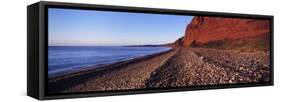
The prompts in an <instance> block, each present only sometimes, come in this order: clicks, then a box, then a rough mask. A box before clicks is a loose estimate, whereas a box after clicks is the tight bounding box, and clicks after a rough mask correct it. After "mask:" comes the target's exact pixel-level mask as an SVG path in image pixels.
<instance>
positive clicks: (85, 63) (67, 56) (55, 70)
mask: <svg viewBox="0 0 281 102" xmlns="http://www.w3.org/2000/svg"><path fill="white" fill-rule="evenodd" d="M170 49H171V48H169V47H126V46H48V75H49V77H52V76H58V75H61V74H64V73H71V72H75V71H79V70H84V69H85V68H89V67H91V68H95V66H103V65H109V64H113V63H116V62H121V61H126V60H130V59H134V58H137V57H142V56H147V55H151V54H155V53H159V52H164V51H167V50H170Z"/></svg>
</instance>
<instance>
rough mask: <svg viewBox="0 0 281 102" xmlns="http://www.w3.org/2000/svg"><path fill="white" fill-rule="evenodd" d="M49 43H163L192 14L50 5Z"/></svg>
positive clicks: (175, 35) (176, 33) (182, 27)
mask: <svg viewBox="0 0 281 102" xmlns="http://www.w3.org/2000/svg"><path fill="white" fill-rule="evenodd" d="M48 18H49V20H48V23H49V26H48V28H49V29H48V30H49V45H50V46H118V45H144V44H166V43H170V42H173V41H175V40H177V39H178V38H179V37H182V36H183V35H184V32H185V28H186V26H187V24H189V23H190V22H191V20H192V18H193V17H192V16H180V15H163V14H144V13H128V12H111V11H93V10H78V9H77V10H75V9H58V8H49V17H48Z"/></svg>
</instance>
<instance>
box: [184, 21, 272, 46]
mask: <svg viewBox="0 0 281 102" xmlns="http://www.w3.org/2000/svg"><path fill="white" fill-rule="evenodd" d="M269 32H270V22H269V20H258V19H245V18H224V17H207V16H204V17H201V16H196V17H194V18H193V20H192V22H191V23H190V24H189V25H188V26H187V28H186V32H185V36H184V44H183V45H184V46H186V47H190V46H191V45H194V44H195V45H200V44H201V45H204V44H208V43H210V42H215V41H225V40H227V42H228V43H229V42H230V41H235V42H237V41H242V40H243V43H245V42H251V41H261V42H266V40H269ZM259 36H260V37H259ZM245 39H248V40H251V41H246V40H245ZM257 39H258V40H257ZM235 42H232V43H235ZM240 43H241V42H240ZM252 43H256V42H252Z"/></svg>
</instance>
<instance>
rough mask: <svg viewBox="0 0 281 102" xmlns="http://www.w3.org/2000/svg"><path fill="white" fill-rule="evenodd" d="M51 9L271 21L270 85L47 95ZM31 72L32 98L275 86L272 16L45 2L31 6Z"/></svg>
mask: <svg viewBox="0 0 281 102" xmlns="http://www.w3.org/2000/svg"><path fill="white" fill-rule="evenodd" d="M48 8H66V9H83V10H85V9H86V10H102V11H118V12H135V13H153V14H170V15H192V16H219V17H235V18H252V19H268V20H270V23H271V25H270V68H271V69H270V70H271V73H270V74H271V75H270V82H269V83H246V84H226V85H215V86H211V85H208V86H193V87H188V88H183V87H181V88H158V89H134V90H124V91H102V92H86V93H69V94H48V93H47V90H48V89H47V87H46V85H47V84H48V82H47V81H48V79H47V78H48V74H47V72H48ZM27 11H28V17H27V18H28V19H27V21H28V32H27V33H28V51H27V52H28V53H27V55H28V66H27V68H28V71H27V74H28V75H27V94H28V95H29V96H31V97H34V98H37V99H40V100H45V99H59V98H78V97H79V98H80V97H89V96H108V95H125V94H143V93H159V92H172V91H173V92H174V91H189V90H205V89H222V88H240V87H253V86H272V85H273V83H274V81H273V73H274V72H273V67H274V66H273V65H274V64H273V16H269V15H253V14H237V13H218V12H205V11H187V10H173V9H156V8H140V7H124V6H109V5H93V4H77V3H61V2H46V1H40V2H38V3H35V4H32V5H29V6H28V10H27Z"/></svg>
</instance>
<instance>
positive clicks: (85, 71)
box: [48, 49, 175, 83]
mask: <svg viewBox="0 0 281 102" xmlns="http://www.w3.org/2000/svg"><path fill="white" fill-rule="evenodd" d="M173 50H175V49H169V50H167V51H163V52H158V53H154V54H150V55H146V56H141V57H137V58H133V59H129V60H126V61H120V62H115V63H112V64H108V65H101V66H90V67H86V68H81V69H82V70H79V71H75V72H73V73H66V74H64V75H59V76H54V77H48V83H53V82H56V81H60V80H66V79H68V78H72V77H76V76H81V75H82V76H83V75H85V74H89V73H94V72H101V71H106V70H111V69H112V68H116V67H121V66H124V65H127V64H131V63H136V62H139V61H142V60H147V59H151V58H153V57H157V56H160V55H163V54H166V53H169V52H171V51H173ZM112 70H114V69H112Z"/></svg>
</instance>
